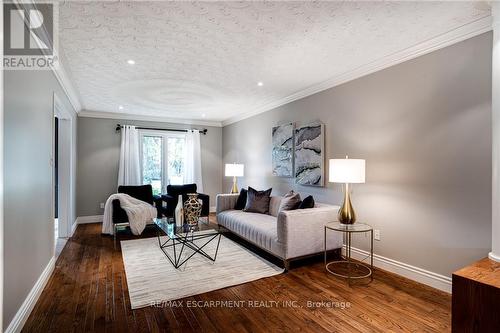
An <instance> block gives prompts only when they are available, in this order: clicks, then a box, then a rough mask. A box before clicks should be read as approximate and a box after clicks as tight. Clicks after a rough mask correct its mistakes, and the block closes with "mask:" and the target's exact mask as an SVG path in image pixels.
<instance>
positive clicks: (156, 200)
mask: <svg viewBox="0 0 500 333" xmlns="http://www.w3.org/2000/svg"><path fill="white" fill-rule="evenodd" d="M118 193H125V194H128V195H130V196H131V197H134V198H136V199H139V200H142V201H144V202H147V203H148V204H150V205H154V206H156V209H157V211H158V217H159V218H161V217H162V216H161V214H162V211H161V210H162V199H161V197H160V196H159V195H153V188H152V187H151V185H140V186H119V187H118ZM112 205H113V223H114V224H117V223H127V222H128V217H127V213H126V212H125V211H124V210H123V209H122V208H121V207H120V200H118V199H115V200H113V202H112Z"/></svg>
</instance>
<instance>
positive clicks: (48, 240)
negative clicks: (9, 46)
mask: <svg viewBox="0 0 500 333" xmlns="http://www.w3.org/2000/svg"><path fill="white" fill-rule="evenodd" d="M54 92H56V94H57V95H58V97H59V99H60V100H61V102H63V103H64V105H65V107H66V108H67V110H71V113H72V114H73V116H74V123H76V121H77V120H76V115H75V114H74V111H73V109H72V107H71V105H70V104H69V101H68V100H67V98H66V96H65V94H64V92H63V91H62V89H61V87H60V85H59V83H58V81H57V80H56V78H55V77H54V75H53V74H52V72H51V71H29V70H28V71H5V72H4V97H5V104H4V111H5V114H4V116H5V118H4V126H5V127H4V131H5V132H4V154H5V155H4V214H5V215H4V223H5V225H4V228H5V229H4V241H5V243H4V265H5V266H4V310H3V316H4V317H3V319H4V320H3V324H4V328H6V327H7V326H8V325H9V323H10V322H11V320H12V318H13V317H14V315H15V314H16V312H17V311H18V309H19V307H20V306H21V304H22V303H23V301H24V300H25V298H26V296H27V295H28V293H29V292H30V290H31V289H32V288H33V286H34V284H35V282H36V281H37V280H38V278H39V276H40V274H41V273H42V271H43V270H44V269H45V267H46V266H47V264H48V263H49V261H50V259H51V257H52V256H53V255H54V216H53V209H52V207H53V204H52V202H53V201H52V200H53V199H52V196H53V194H52V193H53V187H52V173H53V171H52V170H53V169H52V167H51V165H50V158H51V156H52V140H53V139H52V137H53V134H52V130H53V122H54V117H53V93H54ZM75 129H76V124H75ZM74 139H75V140H74V141H73V142H76V137H75V138H74ZM74 148H76V146H75V147H74ZM72 199H74V195H73V198H72ZM73 207H75V205H73ZM71 215H73V216H74V215H75V212H71ZM73 220H74V219H73Z"/></svg>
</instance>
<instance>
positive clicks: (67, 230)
mask: <svg viewBox="0 0 500 333" xmlns="http://www.w3.org/2000/svg"><path fill="white" fill-rule="evenodd" d="M53 140H54V147H53V170H54V173H53V184H54V191H53V193H54V195H53V203H54V204H53V209H54V238H55V239H54V254H55V256H57V255H58V254H59V253H60V252H61V250H62V248H63V247H64V245H65V244H66V241H67V239H68V237H71V233H72V230H73V222H74V221H73V220H74V218H73V213H72V212H73V202H72V197H73V196H72V190H73V189H72V179H73V119H72V116H71V114H70V112H69V111H68V110H67V109H66V107H65V106H64V104H63V103H62V102H61V101H60V100H59V98H58V97H57V95H56V94H55V93H54V130H53Z"/></svg>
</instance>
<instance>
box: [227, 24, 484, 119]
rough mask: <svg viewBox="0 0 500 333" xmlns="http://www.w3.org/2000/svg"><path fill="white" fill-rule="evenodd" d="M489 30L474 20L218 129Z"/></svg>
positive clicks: (237, 117) (240, 116)
mask: <svg viewBox="0 0 500 333" xmlns="http://www.w3.org/2000/svg"><path fill="white" fill-rule="evenodd" d="M491 29H492V17H491V15H489V16H485V17H483V18H480V19H477V20H476V21H473V22H470V23H467V24H465V25H463V26H460V27H458V28H455V29H453V30H450V31H448V32H445V33H443V34H441V35H439V36H436V37H434V38H431V39H428V40H426V41H424V42H422V43H419V44H417V45H414V46H411V47H409V48H406V49H404V50H401V51H398V52H395V53H392V54H389V55H387V56H385V57H382V58H380V59H377V60H375V61H372V62H370V63H367V64H364V65H361V66H359V67H357V68H354V69H351V70H349V71H347V72H345V73H342V74H340V75H337V76H334V77H332V78H331V79H328V80H326V81H323V82H321V83H319V84H316V85H313V86H310V87H308V88H306V89H304V90H301V91H298V92H296V93H294V94H292V95H289V96H287V97H284V98H281V99H279V100H276V101H272V102H269V103H266V104H264V105H262V106H261V107H258V108H256V109H253V110H248V111H246V112H243V113H241V114H240V115H237V116H234V117H231V118H228V119H226V120H224V121H223V122H222V126H227V125H230V124H233V123H236V122H238V121H241V120H243V119H247V118H250V117H253V116H255V115H258V114H260V113H263V112H266V111H269V110H272V109H275V108H277V107H279V106H282V105H285V104H288V103H290V102H293V101H296V100H299V99H302V98H304V97H307V96H310V95H313V94H316V93H318V92H321V91H323V90H326V89H330V88H333V87H335V86H338V85H341V84H343V83H346V82H349V81H352V80H355V79H358V78H360V77H363V76H366V75H368V74H372V73H374V72H377V71H380V70H382V69H385V68H388V67H391V66H394V65H397V64H400V63H402V62H405V61H408V60H411V59H414V58H417V57H420V56H422V55H424V54H427V53H430V52H433V51H436V50H439V49H442V48H445V47H447V46H450V45H452V44H456V43H459V42H461V41H464V40H466V39H469V38H472V37H475V36H478V35H480V34H482V33H485V32H488V31H490V30H491Z"/></svg>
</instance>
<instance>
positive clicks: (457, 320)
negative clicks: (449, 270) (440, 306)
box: [451, 258, 500, 333]
mask: <svg viewBox="0 0 500 333" xmlns="http://www.w3.org/2000/svg"><path fill="white" fill-rule="evenodd" d="M451 327H452V332H453V333H465V332H467V333H469V332H478V333H489V332H495V333H498V332H500V263H497V262H494V261H492V260H490V259H488V258H485V259H482V260H480V261H478V262H476V263H474V264H472V265H470V266H467V267H465V268H462V269H460V270H459V271H457V272H455V273H453V291H452V310H451Z"/></svg>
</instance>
